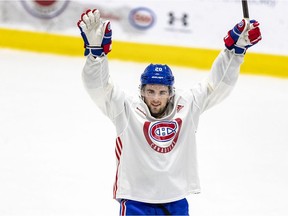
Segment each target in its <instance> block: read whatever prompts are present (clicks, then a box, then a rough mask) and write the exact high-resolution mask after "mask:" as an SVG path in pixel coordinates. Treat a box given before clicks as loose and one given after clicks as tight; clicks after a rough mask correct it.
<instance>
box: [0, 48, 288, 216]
mask: <svg viewBox="0 0 288 216" xmlns="http://www.w3.org/2000/svg"><path fill="white" fill-rule="evenodd" d="M84 62H85V58H84V57H79V58H78V57H77V58H76V57H63V56H56V55H48V54H39V53H29V52H20V51H12V50H6V49H1V50H0V215H1V216H92V215H96V216H98V215H99V216H100V215H105V216H106V215H108V216H110V215H117V214H118V211H119V206H118V203H117V202H116V201H114V200H113V199H112V187H113V183H114V177H115V155H114V146H115V145H114V143H115V130H114V127H113V125H112V123H110V122H109V120H108V118H106V117H105V116H103V115H102V113H101V112H100V111H99V110H98V109H97V107H96V106H95V105H94V103H93V102H92V101H91V100H90V98H89V97H88V95H87V94H86V92H85V90H84V88H83V85H82V81H81V71H82V67H83V65H84ZM145 66H146V64H139V63H132V62H121V61H116V60H113V61H112V60H111V61H110V70H111V76H112V77H113V79H114V81H115V82H117V83H118V84H119V85H121V86H122V87H123V88H124V89H125V90H127V91H128V92H133V91H137V87H138V84H139V75H140V73H141V72H142V71H143V69H144V67H145ZM171 67H172V69H173V71H174V73H175V77H176V86H177V87H180V88H188V87H189V86H191V85H192V84H194V83H195V82H197V81H199V80H200V79H202V78H204V77H205V76H206V75H207V71H197V70H194V69H188V68H180V67H173V66H171ZM287 132H288V80H285V79H277V78H271V77H259V76H250V75H243V74H241V75H240V78H239V81H238V83H237V85H236V87H235V90H234V91H233V92H232V94H231V95H230V96H229V98H227V99H226V100H225V101H224V102H222V103H221V104H219V105H217V106H216V107H214V108H212V109H211V110H209V111H207V112H206V113H204V114H203V115H202V117H201V120H200V125H199V130H198V132H197V136H198V140H197V141H198V158H199V165H200V180H201V186H202V193H201V194H199V195H192V196H189V197H188V201H189V203H190V214H191V216H211V215H213V216H240V215H241V216H250V215H251V216H287V215H288V208H287V194H288V133H287ZM167 189H169V188H167Z"/></svg>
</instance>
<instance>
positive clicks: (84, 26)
mask: <svg viewBox="0 0 288 216" xmlns="http://www.w3.org/2000/svg"><path fill="white" fill-rule="evenodd" d="M77 25H78V27H79V29H80V31H81V36H82V38H83V41H84V47H85V53H84V55H85V56H87V55H89V54H92V55H93V56H102V55H106V54H108V53H109V52H110V51H111V49H112V30H111V28H110V21H109V20H106V21H104V20H103V19H102V18H101V17H100V11H99V10H97V9H94V10H87V11H86V12H85V13H83V14H82V15H81V18H80V20H79V21H78V23H77Z"/></svg>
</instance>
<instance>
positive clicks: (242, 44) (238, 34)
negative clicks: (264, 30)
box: [224, 19, 262, 55]
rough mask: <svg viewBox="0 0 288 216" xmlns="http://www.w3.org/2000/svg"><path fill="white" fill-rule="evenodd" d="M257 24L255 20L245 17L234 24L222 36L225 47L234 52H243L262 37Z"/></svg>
mask: <svg viewBox="0 0 288 216" xmlns="http://www.w3.org/2000/svg"><path fill="white" fill-rule="evenodd" d="M259 25H260V24H259V23H258V22H257V21H256V20H250V21H247V20H246V19H243V20H242V21H241V22H239V23H238V24H236V25H235V26H234V28H233V29H231V30H230V31H228V34H227V35H226V37H225V38H224V42H225V46H226V47H227V49H229V50H234V52H235V54H240V55H241V54H245V53H246V50H247V49H248V48H249V47H251V46H253V45H255V44H256V43H258V42H259V41H260V40H261V39H262V36H261V32H260V28H259Z"/></svg>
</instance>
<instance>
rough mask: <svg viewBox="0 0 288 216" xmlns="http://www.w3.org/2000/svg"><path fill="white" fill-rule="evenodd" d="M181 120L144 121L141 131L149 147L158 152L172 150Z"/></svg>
mask: <svg viewBox="0 0 288 216" xmlns="http://www.w3.org/2000/svg"><path fill="white" fill-rule="evenodd" d="M181 126H182V120H181V119H179V118H177V119H175V120H172V121H157V122H145V123H144V126H143V132H144V135H145V138H146V141H147V142H148V144H149V145H150V147H151V148H152V149H153V150H155V151H157V152H159V153H168V152H170V151H172V150H173V149H174V147H175V145H176V143H177V140H178V136H179V132H180V130H181Z"/></svg>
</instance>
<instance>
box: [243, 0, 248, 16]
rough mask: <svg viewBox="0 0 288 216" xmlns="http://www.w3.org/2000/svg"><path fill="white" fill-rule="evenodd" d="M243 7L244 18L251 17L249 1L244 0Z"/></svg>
mask: <svg viewBox="0 0 288 216" xmlns="http://www.w3.org/2000/svg"><path fill="white" fill-rule="evenodd" d="M242 9H243V16H244V18H247V19H248V18H249V10H248V1H247V0H242Z"/></svg>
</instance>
